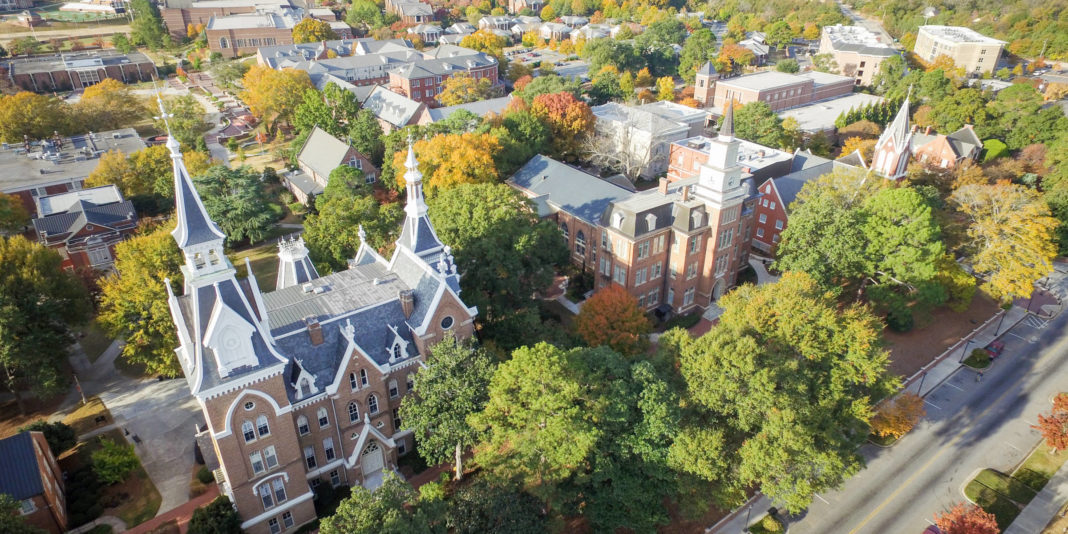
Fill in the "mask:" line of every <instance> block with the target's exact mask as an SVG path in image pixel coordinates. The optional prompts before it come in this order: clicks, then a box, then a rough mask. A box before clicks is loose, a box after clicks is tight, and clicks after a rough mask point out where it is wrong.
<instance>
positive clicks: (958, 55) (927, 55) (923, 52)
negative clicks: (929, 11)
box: [912, 26, 1005, 75]
mask: <svg viewBox="0 0 1068 534" xmlns="http://www.w3.org/2000/svg"><path fill="white" fill-rule="evenodd" d="M1004 47H1005V41H999V40H997V39H994V38H992V37H987V36H985V35H983V34H981V33H979V32H977V31H975V30H973V29H971V28H964V27H960V26H920V29H919V31H918V32H917V33H916V45H915V46H914V47H913V49H912V50H913V52H915V53H916V56H918V57H919V58H920V59H921V60H923V61H926V62H928V63H933V62H934V61H935V60H936V59H938V56H947V57H949V58H950V59H952V60H953V62H954V63H955V64H956V65H957V66H958V67H961V68H963V69H964V72H967V73H968V74H975V75H978V74H982V73H991V72H994V70H995V69H996V68H997V65H998V59H1000V58H1001V50H1002V48H1004Z"/></svg>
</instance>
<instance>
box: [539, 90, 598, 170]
mask: <svg viewBox="0 0 1068 534" xmlns="http://www.w3.org/2000/svg"><path fill="white" fill-rule="evenodd" d="M530 111H531V112H532V113H533V114H534V116H536V117H538V118H539V119H541V120H542V121H544V122H545V124H547V125H548V126H549V129H550V130H551V131H552V134H553V150H554V151H555V152H556V155H558V156H561V157H567V156H577V155H578V151H579V147H581V146H582V142H583V141H584V140H585V138H586V135H587V134H589V133H590V132H591V131H592V130H593V124H594V118H593V111H591V110H590V106H589V105H587V104H586V103H585V102H583V101H581V100H579V99H578V98H575V95H573V94H571V93H569V92H567V91H561V92H559V93H549V94H544V95H538V96H536V97H534V101H533V102H532V103H531V106H530Z"/></svg>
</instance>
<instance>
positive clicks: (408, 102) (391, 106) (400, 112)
mask: <svg viewBox="0 0 1068 534" xmlns="http://www.w3.org/2000/svg"><path fill="white" fill-rule="evenodd" d="M363 106H364V107H365V108H367V109H369V110H371V113H374V114H375V117H378V118H379V119H381V120H384V121H386V122H388V123H390V124H392V125H393V126H395V127H397V128H403V127H404V126H406V125H407V124H408V123H409V122H410V121H411V120H412V117H414V116H415V114H416V113H417V112H418V111H419V109H420V107H421V106H422V104H420V103H419V102H416V101H415V100H412V99H410V98H408V97H406V96H404V95H399V94H397V93H394V92H393V91H390V90H389V89H386V88H385V87H383V86H381V85H379V86H376V87H375V88H374V90H373V91H371V94H370V95H368V97H367V100H365V101H364V103H363Z"/></svg>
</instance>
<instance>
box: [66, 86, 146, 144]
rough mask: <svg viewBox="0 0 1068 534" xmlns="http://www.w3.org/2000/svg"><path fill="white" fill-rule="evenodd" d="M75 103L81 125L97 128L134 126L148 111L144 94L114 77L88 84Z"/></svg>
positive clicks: (76, 116)
mask: <svg viewBox="0 0 1068 534" xmlns="http://www.w3.org/2000/svg"><path fill="white" fill-rule="evenodd" d="M72 107H73V112H74V114H75V120H76V121H77V122H78V124H79V126H80V127H81V128H84V129H86V130H90V131H97V132H99V131H102V130H114V129H117V128H124V127H127V126H131V125H132V124H133V123H135V122H137V121H138V120H140V119H141V118H144V117H146V116H147V115H148V108H147V107H146V106H145V103H144V101H143V100H142V98H141V97H139V96H137V95H135V94H134V93H133V90H131V89H130V86H128V85H126V84H124V83H122V82H120V81H118V80H115V79H112V78H108V79H106V80H103V81H101V82H100V83H98V84H96V85H92V86H89V87H86V88H85V91H84V92H83V93H82V98H81V99H80V100H78V103H77V104H74V106H72Z"/></svg>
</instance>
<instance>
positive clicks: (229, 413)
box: [212, 389, 293, 440]
mask: <svg viewBox="0 0 1068 534" xmlns="http://www.w3.org/2000/svg"><path fill="white" fill-rule="evenodd" d="M250 395H256V396H259V397H263V398H264V399H266V400H267V402H268V403H269V404H270V405H271V406H273V407H274V414H275V416H280V415H283V414H286V413H289V412H291V411H292V410H293V406H292V405H289V404H287V405H285V406H284V407H283V406H279V405H278V403H277V402H276V401H275V400H274V398H272V397H271V396H270V395H268V394H266V393H264V392H262V391H259V390H256V389H246V390H244V391H242V392H241V394H240V395H238V396H236V397H234V400H233V401H231V402H230V407H229V408H227V409H226V428H224V429H223V431H222V432H219V433H217V434H214V435H213V436H212V437H214V438H215V439H216V440H219V439H222V438H225V437H227V436H229V435H230V434H233V430H231V428H232V425H233V420H234V412H235V411H236V410H237V407H238V406H240V405H241V400H242V399H244V398H245V397H247V396H250Z"/></svg>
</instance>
